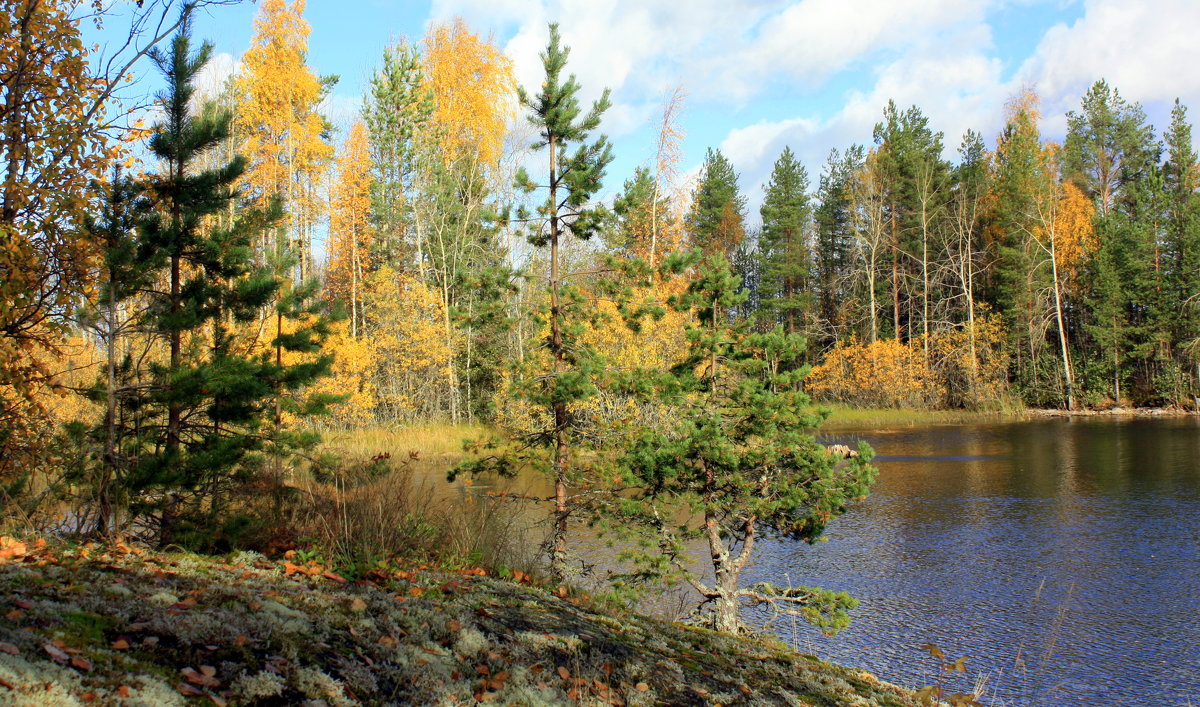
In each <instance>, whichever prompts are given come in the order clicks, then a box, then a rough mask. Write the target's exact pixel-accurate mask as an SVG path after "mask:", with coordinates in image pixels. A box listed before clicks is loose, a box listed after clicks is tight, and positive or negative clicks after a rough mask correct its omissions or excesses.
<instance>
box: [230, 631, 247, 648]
mask: <svg viewBox="0 0 1200 707" xmlns="http://www.w3.org/2000/svg"><path fill="white" fill-rule="evenodd" d="M249 642H250V637H249V636H247V635H246V634H244V633H239V634H238V636H237V638H235V639H233V643H234V645H238V646H244V645H246V644H247V643H249Z"/></svg>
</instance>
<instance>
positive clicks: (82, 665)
mask: <svg viewBox="0 0 1200 707" xmlns="http://www.w3.org/2000/svg"><path fill="white" fill-rule="evenodd" d="M71 667H72V668H75V669H76V670H82V671H84V672H85V673H86V672H91V670H92V661H90V660H88V659H87V658H80V657H79V656H75V657H74V658H71Z"/></svg>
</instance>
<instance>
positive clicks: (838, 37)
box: [433, 0, 991, 134]
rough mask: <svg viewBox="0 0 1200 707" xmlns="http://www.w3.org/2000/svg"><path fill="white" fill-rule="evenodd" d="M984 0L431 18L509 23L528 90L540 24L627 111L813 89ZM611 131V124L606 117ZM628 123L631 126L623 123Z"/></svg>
mask: <svg viewBox="0 0 1200 707" xmlns="http://www.w3.org/2000/svg"><path fill="white" fill-rule="evenodd" d="M990 1H991V0H903V1H897V0H803V1H802V2H799V3H795V2H787V1H786V0H756V1H753V2H742V3H730V2H728V1H727V0H688V1H686V2H680V1H679V0H541V1H540V2H536V3H518V2H515V1H513V0H505V1H504V2H499V3H493V2H490V1H486V0H437V2H435V3H434V8H433V17H434V18H435V19H439V20H444V19H447V18H449V17H451V16H453V15H456V14H457V15H462V16H464V17H466V18H467V19H468V21H470V22H471V23H472V24H473V25H474V26H476V27H491V28H495V27H497V26H502V27H511V26H513V25H515V26H516V29H515V31H514V32H513V33H512V35H511V39H509V41H508V42H507V44H506V46H505V50H506V52H507V53H508V55H509V56H510V57H512V58H513V60H514V62H515V64H516V73H517V78H518V80H519V81H520V82H521V83H522V85H524V86H536V85H538V83H539V82H540V81H541V77H542V69H541V65H540V61H539V59H538V53H539V52H540V51H542V50H543V49H544V47H545V45H546V38H547V30H546V24H547V22H553V21H557V22H559V23H560V29H561V31H562V35H563V42H564V44H566V45H568V46H570V47H571V59H570V62H569V64H568V70H569V71H571V72H573V73H575V74H576V75H577V76H578V77H579V80H580V83H581V84H582V86H583V89H582V91H581V98H583V99H584V100H591V99H594V98H596V97H597V96H598V95H599V92H600V91H601V90H602V88H603V87H609V88H611V89H612V90H613V101H614V103H615V104H617V105H619V106H620V105H626V106H628V108H629V110H631V111H633V110H636V109H637V107H639V106H640V107H642V108H643V109H644V108H645V106H647V105H655V104H657V103H658V101H659V100H660V98H661V96H662V94H663V93H664V92H665V91H667V90H669V89H670V88H672V87H674V86H676V85H680V84H682V85H683V86H684V87H685V88H686V89H687V90H688V92H689V94H690V95H691V96H692V97H693V99H695V100H699V101H723V102H730V101H732V102H737V103H744V102H746V101H748V100H751V99H752V98H753V97H755V96H757V95H759V94H761V93H762V92H763V91H764V90H766V89H768V88H769V87H770V86H771V85H772V83H773V82H775V81H777V80H778V79H784V80H786V81H789V82H792V83H793V84H796V85H794V86H793V87H792V88H793V89H796V88H800V89H814V88H817V87H819V86H820V85H821V84H823V83H824V82H825V81H827V80H828V79H829V78H830V77H831V76H833V75H834V74H836V73H837V72H839V71H841V70H842V69H844V68H846V67H847V66H849V65H851V64H853V63H855V62H858V61H860V60H862V59H863V58H865V57H868V56H871V55H872V54H874V53H876V52H879V51H883V50H895V49H897V48H899V47H903V46H904V45H906V44H908V43H910V42H912V41H913V38H914V37H917V36H921V35H923V34H928V33H929V32H935V31H939V30H941V29H944V28H946V27H953V26H955V25H957V24H961V23H964V22H976V21H978V19H979V18H980V17H981V16H982V15H983V10H984V8H985V6H986V4H987V3H988V2H990ZM605 127H606V129H609V130H610V131H612V132H613V133H614V134H619V133H617V131H616V130H614V129H613V128H612V127H611V126H608V125H606V126H605ZM628 127H634V126H633V125H629V126H628Z"/></svg>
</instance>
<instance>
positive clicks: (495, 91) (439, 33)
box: [424, 18, 516, 165]
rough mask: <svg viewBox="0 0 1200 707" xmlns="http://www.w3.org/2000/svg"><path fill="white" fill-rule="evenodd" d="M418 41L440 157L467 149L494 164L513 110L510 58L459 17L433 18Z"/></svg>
mask: <svg viewBox="0 0 1200 707" xmlns="http://www.w3.org/2000/svg"><path fill="white" fill-rule="evenodd" d="M424 43H425V53H424V62H425V80H426V81H427V83H428V86H429V89H430V91H431V93H432V94H433V100H434V109H433V122H434V124H435V125H436V126H437V127H438V128H439V129H440V130H441V131H442V134H441V136H440V147H441V151H442V157H443V159H445V161H446V162H448V163H449V162H453V161H455V160H457V159H459V158H461V157H464V156H469V155H473V156H474V157H475V158H476V159H478V161H479V163H480V164H481V165H494V164H496V163H497V162H498V161H499V160H500V154H501V149H502V146H503V139H504V134H505V131H506V130H507V128H508V123H509V121H510V120H511V119H512V116H513V115H514V111H515V110H516V106H515V104H514V102H513V95H514V91H515V89H516V79H515V78H514V75H513V66H512V61H511V60H510V59H509V58H508V57H507V56H505V55H504V52H503V51H501V49H500V48H499V47H497V46H496V45H495V44H493V43H492V42H491V40H483V39H481V38H480V37H479V36H478V35H476V34H474V33H473V32H471V30H470V29H469V28H468V27H467V25H466V23H465V22H463V20H462V19H461V18H455V19H454V20H453V21H451V22H448V23H437V24H434V25H433V26H432V27H430V29H429V32H428V33H427V34H426V35H425V42H424Z"/></svg>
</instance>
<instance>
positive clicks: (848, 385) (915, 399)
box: [805, 338, 937, 408]
mask: <svg viewBox="0 0 1200 707" xmlns="http://www.w3.org/2000/svg"><path fill="white" fill-rule="evenodd" d="M805 386H806V387H807V389H808V391H809V392H810V393H812V395H813V397H815V398H816V399H818V400H821V401H825V402H839V403H846V404H848V405H858V406H862V407H882V408H893V407H913V408H924V407H930V406H932V405H933V402H934V400H935V399H936V398H937V382H936V380H935V378H934V375H933V372H932V371H930V370H929V367H928V366H927V365H926V362H925V356H924V350H923V348H922V347H920V346H910V345H906V344H904V343H902V342H900V341H897V340H896V339H884V340H880V341H875V342H873V343H871V342H860V341H859V340H858V339H857V338H852V339H850V340H849V341H843V342H841V343H839V344H837V345H836V346H834V347H833V349H832V350H830V352H829V353H828V354H827V355H826V356H825V360H824V361H823V362H822V363H821V365H819V366H816V367H814V368H813V370H812V373H810V374H809V376H808V378H807V379H805Z"/></svg>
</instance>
